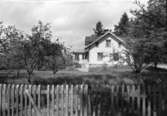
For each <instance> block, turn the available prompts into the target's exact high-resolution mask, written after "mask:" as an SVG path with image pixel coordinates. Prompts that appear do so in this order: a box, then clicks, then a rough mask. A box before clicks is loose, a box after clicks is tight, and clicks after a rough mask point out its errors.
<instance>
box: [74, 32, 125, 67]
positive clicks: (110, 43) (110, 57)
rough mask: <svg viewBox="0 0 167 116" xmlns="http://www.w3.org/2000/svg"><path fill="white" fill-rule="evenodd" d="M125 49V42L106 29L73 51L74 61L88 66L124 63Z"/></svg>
mask: <svg viewBox="0 0 167 116" xmlns="http://www.w3.org/2000/svg"><path fill="white" fill-rule="evenodd" d="M125 50H127V48H126V44H125V42H124V41H123V40H122V39H120V38H119V37H117V36H116V35H115V34H113V33H112V32H111V31H106V32H105V33H104V34H103V35H101V36H99V37H97V38H95V39H94V40H93V41H92V42H90V43H89V44H88V45H86V46H85V48H84V49H81V50H79V51H74V52H73V53H74V61H76V62H78V63H79V64H87V65H89V66H101V65H103V64H106V65H108V66H114V65H118V64H119V65H126V62H125V60H124V58H125Z"/></svg>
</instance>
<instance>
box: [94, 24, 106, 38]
mask: <svg viewBox="0 0 167 116" xmlns="http://www.w3.org/2000/svg"><path fill="white" fill-rule="evenodd" d="M93 30H94V33H95V34H96V35H97V36H100V35H103V34H104V28H103V24H102V23H101V22H100V21H99V22H97V23H96V28H95V29H93Z"/></svg>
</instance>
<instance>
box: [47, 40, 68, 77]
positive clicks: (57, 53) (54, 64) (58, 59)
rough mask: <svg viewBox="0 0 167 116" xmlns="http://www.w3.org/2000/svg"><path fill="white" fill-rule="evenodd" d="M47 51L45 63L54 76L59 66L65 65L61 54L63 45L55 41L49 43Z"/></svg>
mask: <svg viewBox="0 0 167 116" xmlns="http://www.w3.org/2000/svg"><path fill="white" fill-rule="evenodd" d="M48 50H49V51H48V54H47V56H46V61H47V64H48V66H49V68H50V69H51V70H52V71H53V74H56V72H57V71H58V69H59V68H60V66H61V65H62V64H65V61H64V56H63V54H62V50H63V45H62V44H60V43H58V41H57V42H55V43H51V44H50V46H49V48H48Z"/></svg>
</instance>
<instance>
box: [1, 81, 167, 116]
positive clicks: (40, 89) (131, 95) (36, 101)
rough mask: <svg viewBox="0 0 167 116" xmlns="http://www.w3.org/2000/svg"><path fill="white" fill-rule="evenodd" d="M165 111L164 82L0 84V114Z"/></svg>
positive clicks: (134, 115) (144, 115) (150, 115)
mask: <svg viewBox="0 0 167 116" xmlns="http://www.w3.org/2000/svg"><path fill="white" fill-rule="evenodd" d="M166 111H167V85H160V86H153V85H150V86H144V85H125V84H122V85H105V86H99V85H98V86H89V87H88V85H85V84H80V85H67V84H64V85H30V84H29V85H28V84H27V85H26V84H0V116H163V115H164V113H165V112H166ZM164 116H165V115H164Z"/></svg>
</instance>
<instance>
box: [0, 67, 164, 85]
mask: <svg viewBox="0 0 167 116" xmlns="http://www.w3.org/2000/svg"><path fill="white" fill-rule="evenodd" d="M96 70H97V69H96ZM166 77H167V70H163V69H156V70H155V69H153V68H148V69H147V71H145V72H143V73H141V74H135V73H132V71H131V69H130V68H129V67H110V68H107V69H106V70H101V71H100V72H97V71H95V70H94V71H91V72H80V71H76V70H68V71H67V70H62V71H59V72H57V74H56V75H53V73H52V71H34V73H33V76H32V79H31V80H32V83H34V84H62V83H73V84H80V83H96V84H99V83H100V84H102V83H105V84H106V83H108V84H118V83H130V84H131V83H141V82H145V83H151V84H152V83H154V84H155V83H156V84H159V83H162V82H163V83H167V78H166ZM0 82H1V83H28V81H27V74H26V71H25V70H21V71H20V75H19V77H17V74H16V71H15V70H1V71H0Z"/></svg>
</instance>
